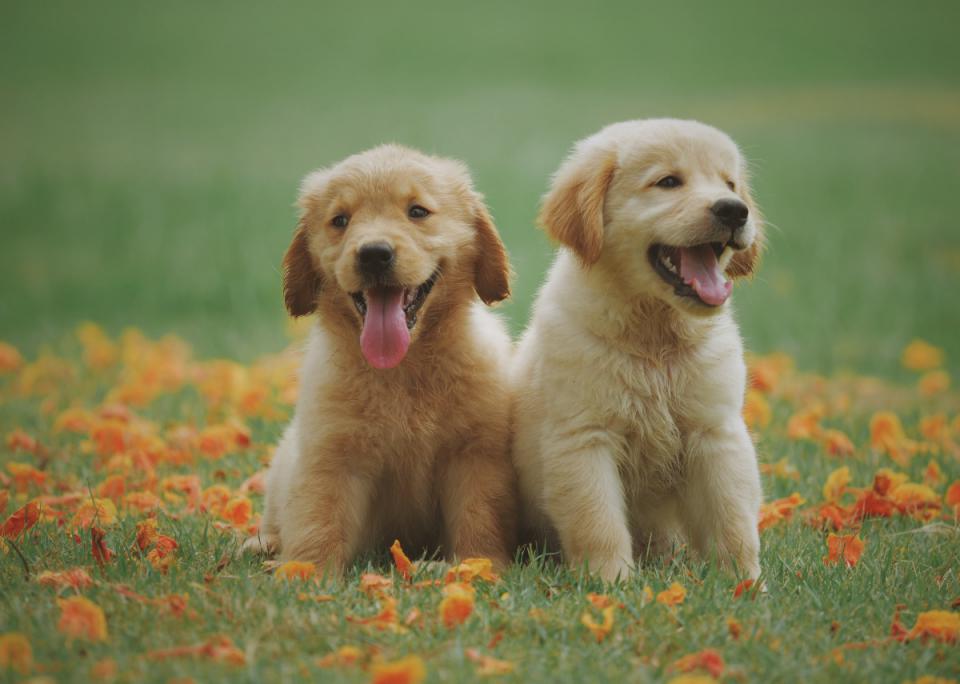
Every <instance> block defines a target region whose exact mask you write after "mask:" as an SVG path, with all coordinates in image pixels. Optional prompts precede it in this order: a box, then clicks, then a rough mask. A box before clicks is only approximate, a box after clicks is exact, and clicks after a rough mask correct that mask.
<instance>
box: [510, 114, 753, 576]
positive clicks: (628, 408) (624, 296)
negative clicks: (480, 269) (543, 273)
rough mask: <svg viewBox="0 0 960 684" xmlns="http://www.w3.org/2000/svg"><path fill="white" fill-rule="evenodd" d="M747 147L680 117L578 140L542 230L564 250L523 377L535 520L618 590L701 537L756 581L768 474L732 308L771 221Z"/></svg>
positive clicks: (521, 421) (518, 435) (520, 462)
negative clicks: (635, 572)
mask: <svg viewBox="0 0 960 684" xmlns="http://www.w3.org/2000/svg"><path fill="white" fill-rule="evenodd" d="M747 183H748V181H747V170H746V165H745V163H744V160H743V158H742V157H741V155H740V152H739V151H738V149H737V147H736V145H735V144H734V143H733V141H731V140H730V138H728V137H727V136H726V135H724V134H723V133H721V132H720V131H718V130H716V129H714V128H711V127H710V126H706V125H703V124H700V123H696V122H692V121H677V120H644V121H628V122H624V123H618V124H614V125H611V126H609V127H607V128H605V129H603V130H601V131H600V132H599V133H597V134H595V135H593V136H591V137H589V138H587V139H585V140H583V141H581V142H579V143H578V144H577V145H576V146H575V148H574V150H573V152H572V153H571V154H570V156H569V157H568V158H567V160H566V161H565V162H564V163H563V165H562V166H561V167H560V169H559V171H558V172H557V174H556V176H555V177H554V179H553V185H552V187H551V189H550V191H549V192H548V193H547V195H546V197H545V199H544V203H543V207H542V210H541V212H540V216H539V223H540V224H541V225H542V226H543V228H544V229H545V230H546V231H547V232H548V233H549V234H550V235H551V236H552V237H553V238H555V239H556V240H558V241H559V242H560V243H562V245H563V246H564V248H562V249H561V250H560V252H559V254H558V256H557V258H556V261H555V262H554V264H553V266H552V268H551V270H550V273H549V275H548V277H547V281H546V283H545V284H544V286H543V288H542V290H541V291H540V294H539V295H538V298H537V300H536V303H535V305H534V313H533V316H532V319H531V323H530V325H529V327H528V329H527V331H526V333H525V334H524V336H523V338H522V340H521V342H520V345H519V348H518V350H517V353H516V355H515V358H514V361H513V367H512V369H511V381H512V383H513V385H514V392H515V397H516V398H515V417H514V422H515V428H514V429H515V435H514V447H513V451H514V460H515V463H516V465H517V469H518V472H519V476H520V487H521V497H522V499H523V501H524V507H525V514H526V520H527V523H528V525H530V526H531V527H532V531H534V532H535V533H537V534H541V535H544V534H545V535H546V538H547V539H550V538H551V537H552V538H553V539H554V541H556V537H557V536H558V537H559V542H560V545H561V547H562V550H563V553H564V556H565V558H566V560H567V561H568V562H569V563H571V564H572V565H574V566H578V567H582V566H583V565H584V564H586V565H587V566H588V567H589V569H590V570H591V571H592V572H596V573H598V574H599V575H600V576H602V577H603V578H605V579H609V580H612V579H614V578H616V577H618V576H625V575H626V574H627V573H628V571H629V570H630V569H631V567H633V566H634V563H635V560H636V559H637V558H638V556H641V555H644V554H646V553H648V552H656V551H664V550H666V548H667V547H668V545H670V544H672V543H673V542H674V541H675V540H677V539H678V538H685V539H686V540H687V541H688V542H689V544H690V545H691V546H692V547H693V549H695V550H696V551H698V552H700V553H701V554H710V553H718V554H719V556H720V557H721V558H723V559H725V560H732V561H733V562H735V563H736V564H737V565H738V566H739V568H740V569H741V571H742V572H744V573H746V574H747V575H749V576H750V577H757V575H758V574H759V572H760V565H759V558H758V555H759V548H760V543H759V537H758V532H757V517H758V509H759V506H760V501H761V490H760V477H759V473H758V469H757V462H756V454H755V452H754V446H753V442H752V441H751V438H750V434H749V433H748V431H747V428H746V425H745V424H744V422H743V418H742V417H741V407H742V405H743V396H744V385H745V380H746V369H745V365H744V361H743V350H742V345H741V341H740V336H739V334H738V331H737V327H736V324H735V322H734V319H733V313H732V311H731V308H730V303H729V302H730V294H731V290H732V282H731V279H732V278H736V277H738V276H744V275H748V274H750V273H751V272H752V271H753V269H754V267H755V265H756V261H757V256H758V252H759V248H760V243H761V225H760V219H759V217H758V215H757V211H756V208H755V207H754V205H753V201H752V200H751V198H750V192H749V188H748V186H747Z"/></svg>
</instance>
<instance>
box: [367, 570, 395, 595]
mask: <svg viewBox="0 0 960 684" xmlns="http://www.w3.org/2000/svg"><path fill="white" fill-rule="evenodd" d="M392 587H393V580H392V579H390V578H389V577H384V576H383V575H378V574H377V573H375V572H365V573H363V574H362V575H360V589H361V590H363V592H364V593H365V594H367V595H370V596H372V595H375V594H382V593H384V592H387V591H390V589H391V588H392Z"/></svg>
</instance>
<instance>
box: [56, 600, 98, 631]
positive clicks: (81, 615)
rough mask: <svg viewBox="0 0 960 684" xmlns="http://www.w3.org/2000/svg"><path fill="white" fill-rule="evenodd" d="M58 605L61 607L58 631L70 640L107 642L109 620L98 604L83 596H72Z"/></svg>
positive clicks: (60, 601)
mask: <svg viewBox="0 0 960 684" xmlns="http://www.w3.org/2000/svg"><path fill="white" fill-rule="evenodd" d="M57 603H58V604H59V606H60V620H59V622H57V629H59V630H60V631H61V632H63V633H64V634H66V635H67V638H68V639H71V640H73V639H85V640H87V641H106V640H107V618H106V616H105V615H104V614H103V610H102V609H101V608H100V606H98V605H97V604H96V603H94V602H93V601H90V600H89V599H86V598H84V597H83V596H71V597H70V598H66V599H60V600H58V601H57Z"/></svg>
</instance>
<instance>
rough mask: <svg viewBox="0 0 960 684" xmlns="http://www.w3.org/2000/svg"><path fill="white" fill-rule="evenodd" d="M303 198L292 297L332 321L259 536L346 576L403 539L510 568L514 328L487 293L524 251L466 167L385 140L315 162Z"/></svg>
mask: <svg viewBox="0 0 960 684" xmlns="http://www.w3.org/2000/svg"><path fill="white" fill-rule="evenodd" d="M299 203H300V207H301V209H302V217H301V219H300V223H299V226H298V227H297V230H296V232H295V233H294V236H293V241H292V243H291V245H290V248H289V249H288V250H287V253H286V256H285V258H284V262H283V263H284V281H283V288H284V297H285V300H286V305H287V309H288V310H289V312H290V313H291V314H292V315H294V316H303V315H306V314H310V313H314V312H315V313H316V314H317V319H316V323H315V325H314V327H313V329H312V332H311V334H310V338H309V342H308V344H307V348H306V354H305V356H304V360H303V367H302V368H301V371H300V393H299V398H298V400H297V407H296V412H295V414H294V417H293V420H292V422H291V424H290V426H289V427H288V429H287V431H286V433H285V434H284V436H283V439H282V440H281V442H280V444H279V446H278V447H277V450H276V453H275V455H274V458H273V462H272V463H271V464H270V469H269V471H268V474H267V479H266V502H265V510H264V513H263V521H262V524H261V528H260V534H259V535H258V536H257V537H254V538H252V539H250V540H248V541H247V544H246V546H247V548H248V549H253V550H264V551H268V552H271V551H277V550H279V554H280V558H281V559H282V560H294V559H295V560H303V561H312V562H314V563H317V564H318V566H320V567H323V568H325V569H327V570H329V571H331V572H333V573H334V574H336V573H339V572H341V571H342V570H343V569H344V568H345V567H346V565H347V564H348V563H350V562H351V560H352V559H353V558H355V557H356V555H357V554H358V553H361V552H362V551H365V550H369V549H385V548H387V546H389V545H390V543H391V542H392V541H393V540H394V539H400V540H401V541H402V543H403V544H404V546H405V547H406V548H407V549H408V550H409V551H411V552H413V553H417V552H419V551H421V550H426V551H427V552H431V551H433V550H436V549H437V548H438V547H442V548H443V551H444V552H445V554H446V555H447V557H448V558H451V559H452V558H454V557H461V558H462V557H464V556H486V557H489V558H491V559H493V560H494V561H495V562H496V563H497V564H498V565H501V566H502V565H505V564H506V563H508V562H509V560H510V558H511V555H512V553H513V549H514V545H515V539H514V526H515V521H516V499H517V495H516V474H515V471H514V468H513V465H512V462H511V460H510V452H509V445H508V438H509V425H508V420H509V415H508V410H509V399H508V395H507V390H508V387H507V385H508V378H507V362H508V358H509V355H510V338H509V336H508V334H507V331H506V329H505V327H504V325H503V323H502V322H501V321H500V320H499V319H498V318H497V317H496V316H494V315H493V314H492V313H490V312H489V311H487V310H486V307H485V306H484V304H485V303H486V304H491V303H493V302H497V301H500V300H502V299H504V298H506V297H507V296H508V295H509V292H510V287H509V280H508V278H509V266H508V263H507V254H506V251H505V249H504V247H503V244H502V243H501V241H500V238H499V236H498V235H497V231H496V228H495V227H494V225H493V221H492V220H491V218H490V214H489V213H488V212H487V209H486V206H485V205H484V203H483V201H482V198H481V197H480V195H479V194H478V193H476V192H475V191H474V189H473V187H472V183H471V180H470V176H469V174H468V172H467V170H466V168H465V167H464V166H463V164H461V163H459V162H456V161H452V160H449V159H443V158H439V157H433V156H428V155H425V154H421V153H420V152H417V151H414V150H410V149H407V148H404V147H400V146H397V145H385V146H381V147H377V148H374V149H372V150H369V151H367V152H364V153H362V154H357V155H354V156H352V157H349V158H347V159H345V160H344V161H342V162H340V163H339V164H336V165H335V166H333V167H331V168H329V169H322V170H320V171H316V172H314V173H312V174H310V175H309V176H307V178H306V179H305V180H304V182H303V186H302V188H301V192H300V201H299Z"/></svg>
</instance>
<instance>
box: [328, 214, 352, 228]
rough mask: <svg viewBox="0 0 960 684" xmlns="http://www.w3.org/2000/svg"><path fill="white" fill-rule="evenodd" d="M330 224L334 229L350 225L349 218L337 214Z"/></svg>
mask: <svg viewBox="0 0 960 684" xmlns="http://www.w3.org/2000/svg"><path fill="white" fill-rule="evenodd" d="M330 223H331V224H332V225H333V227H334V228H346V227H347V224H348V223H350V217H349V216H347V215H346V214H337V215H336V216H334V217H333V220H332V221H331V222H330Z"/></svg>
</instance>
